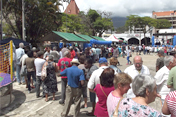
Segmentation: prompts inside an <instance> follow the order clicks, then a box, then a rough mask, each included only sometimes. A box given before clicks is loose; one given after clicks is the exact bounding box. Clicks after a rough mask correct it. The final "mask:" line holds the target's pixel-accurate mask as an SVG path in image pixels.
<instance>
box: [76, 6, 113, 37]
mask: <svg viewBox="0 0 176 117" xmlns="http://www.w3.org/2000/svg"><path fill="white" fill-rule="evenodd" d="M103 14H105V13H103V12H101V13H98V12H97V11H96V10H92V9H90V10H89V11H88V12H87V14H85V13H84V12H81V13H80V14H79V17H80V18H81V23H82V24H83V25H82V27H84V28H85V29H84V30H85V32H88V33H89V34H90V35H93V36H96V34H99V36H100V37H101V36H102V34H103V32H104V31H106V30H108V29H114V28H113V22H112V21H111V19H110V18H108V17H103ZM104 16H105V15H104Z"/></svg>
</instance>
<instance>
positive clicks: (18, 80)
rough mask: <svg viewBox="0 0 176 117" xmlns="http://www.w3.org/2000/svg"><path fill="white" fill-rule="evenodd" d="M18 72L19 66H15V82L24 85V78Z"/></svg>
mask: <svg viewBox="0 0 176 117" xmlns="http://www.w3.org/2000/svg"><path fill="white" fill-rule="evenodd" d="M20 71H21V65H16V77H17V82H18V83H21V82H22V83H24V82H25V80H24V77H22V76H20Z"/></svg>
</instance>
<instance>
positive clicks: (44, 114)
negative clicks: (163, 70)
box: [0, 55, 161, 117]
mask: <svg viewBox="0 0 176 117" xmlns="http://www.w3.org/2000/svg"><path fill="white" fill-rule="evenodd" d="M134 56H135V55H133V57H134ZM142 57H143V61H144V63H143V64H144V65H146V66H147V67H148V68H149V69H150V72H151V74H152V75H155V62H156V58H157V56H155V55H142ZM118 59H119V61H120V64H121V65H122V66H118V67H119V68H120V69H121V70H122V71H124V69H125V68H126V67H128V66H129V65H126V62H127V60H126V58H122V57H120V58H118ZM130 60H131V61H133V59H132V58H130ZM96 65H98V64H97V63H96ZM57 81H58V92H57V93H56V100H55V101H52V96H50V97H49V101H48V102H45V100H44V99H45V98H42V97H40V98H36V94H35V90H34V89H33V90H32V93H30V94H29V93H28V90H27V88H26V85H18V83H17V82H15V83H13V92H12V94H13V97H14V101H13V103H12V104H11V105H10V106H8V107H7V108H3V109H2V110H1V111H0V116H2V117H40V116H41V117H60V114H61V112H62V109H63V106H62V105H60V104H59V100H60V96H61V82H60V77H58V78H57ZM88 96H89V93H88ZM9 99H10V98H9V97H8V96H7V97H5V98H4V97H3V98H1V99H0V103H1V104H2V102H5V101H7V100H9ZM83 103H84V102H83V99H82V102H81V105H83ZM150 105H151V107H153V108H155V109H157V110H159V111H160V109H161V105H160V102H159V99H158V98H156V100H155V102H154V103H152V104H150ZM91 110H92V107H91V103H90V101H89V97H88V108H86V109H84V108H81V114H80V116H79V117H89V116H86V113H87V112H90V111H91ZM72 115H73V105H72V107H71V109H70V112H69V117H72Z"/></svg>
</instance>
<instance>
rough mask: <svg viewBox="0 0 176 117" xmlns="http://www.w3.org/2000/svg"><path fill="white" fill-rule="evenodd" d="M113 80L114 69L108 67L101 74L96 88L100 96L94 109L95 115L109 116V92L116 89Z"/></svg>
mask: <svg viewBox="0 0 176 117" xmlns="http://www.w3.org/2000/svg"><path fill="white" fill-rule="evenodd" d="M113 80H114V70H113V69H112V68H106V69H105V70H104V71H103V72H102V74H101V76H100V84H97V85H96V87H95V89H94V91H95V93H96V95H97V97H98V102H97V103H96V106H95V111H94V115H95V116H97V117H108V112H107V106H106V100H107V97H108V95H109V93H110V92H111V91H113V90H114V85H113Z"/></svg>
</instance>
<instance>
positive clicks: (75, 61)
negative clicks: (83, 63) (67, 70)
mask: <svg viewBox="0 0 176 117" xmlns="http://www.w3.org/2000/svg"><path fill="white" fill-rule="evenodd" d="M73 63H77V64H80V62H79V61H78V59H75V58H74V59H72V61H71V64H73Z"/></svg>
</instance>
